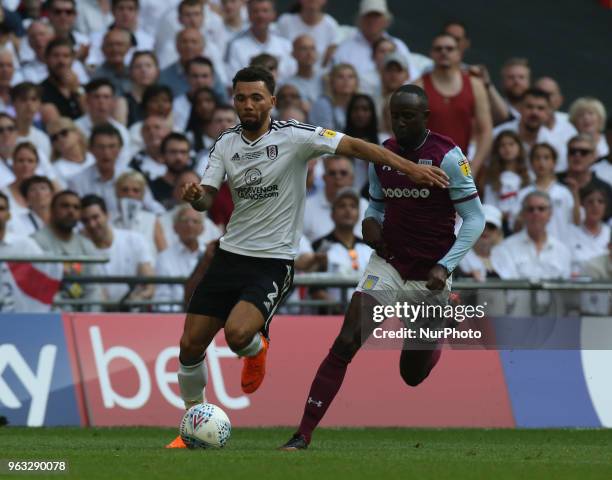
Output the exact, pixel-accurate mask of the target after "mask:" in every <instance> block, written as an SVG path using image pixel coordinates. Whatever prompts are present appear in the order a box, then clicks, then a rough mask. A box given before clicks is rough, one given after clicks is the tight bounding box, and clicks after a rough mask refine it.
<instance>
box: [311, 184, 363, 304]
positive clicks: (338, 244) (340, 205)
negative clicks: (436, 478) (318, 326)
mask: <svg viewBox="0 0 612 480" xmlns="http://www.w3.org/2000/svg"><path fill="white" fill-rule="evenodd" d="M361 200H362V199H361V198H360V197H359V195H358V194H357V192H356V191H355V190H353V189H351V188H343V189H340V190H339V191H338V192H337V194H336V197H335V198H334V201H333V203H332V209H331V218H332V222H333V230H332V231H331V232H330V233H328V234H327V235H326V236H324V237H322V238H319V239H318V240H316V241H315V242H313V244H312V248H313V250H314V251H315V252H317V253H326V254H327V268H326V271H327V272H329V273H336V274H358V275H362V274H363V272H364V271H365V268H366V266H367V264H368V261H369V260H370V255H371V254H372V249H371V248H370V247H369V246H368V245H366V244H365V243H364V242H363V240H362V239H361V238H360V237H358V236H356V235H355V233H354V230H355V228H356V227H357V226H358V223H360V222H359V218H360V216H361V215H360V203H361ZM352 292H353V290H350V291H349V292H348V293H347V295H348V296H347V298H350V295H352ZM311 295H312V297H313V298H315V299H318V300H332V299H333V300H336V301H340V300H341V298H340V295H341V292H340V289H339V288H330V289H327V290H314V291H312V292H311Z"/></svg>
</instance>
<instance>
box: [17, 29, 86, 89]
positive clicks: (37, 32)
mask: <svg viewBox="0 0 612 480" xmlns="http://www.w3.org/2000/svg"><path fill="white" fill-rule="evenodd" d="M53 37H54V33H53V27H51V25H49V23H48V22H47V21H46V19H41V20H34V21H33V22H32V23H31V24H30V26H29V27H28V36H27V41H23V40H22V41H21V43H20V44H19V53H20V55H19V58H20V61H21V75H22V76H23V80H24V81H27V82H32V83H36V84H38V83H41V82H42V81H44V79H45V78H47V77H48V76H49V70H48V69H47V64H46V61H45V50H46V49H47V45H49V42H50V41H51V40H53ZM72 71H73V72H74V73H75V75H76V76H77V77H78V79H79V83H87V82H88V81H89V75H87V72H86V71H85V67H84V66H83V64H82V63H81V62H80V61H79V60H77V59H76V58H75V59H74V61H73V62H72Z"/></svg>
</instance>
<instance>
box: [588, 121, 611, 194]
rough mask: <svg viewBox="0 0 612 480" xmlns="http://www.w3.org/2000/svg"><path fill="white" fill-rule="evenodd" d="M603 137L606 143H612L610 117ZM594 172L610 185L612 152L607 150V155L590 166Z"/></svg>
mask: <svg viewBox="0 0 612 480" xmlns="http://www.w3.org/2000/svg"><path fill="white" fill-rule="evenodd" d="M605 137H606V141H607V143H608V145H612V118H608V121H607V123H606V130H605ZM591 169H592V170H593V172H594V173H596V174H597V176H598V177H599V178H601V179H602V180H603V181H605V182H606V183H607V184H608V185H612V153H611V152H608V155H607V157H604V158H600V159H599V160H598V161H597V162H596V163H595V164H594V165H593V166H592V167H591Z"/></svg>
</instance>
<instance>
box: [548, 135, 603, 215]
mask: <svg viewBox="0 0 612 480" xmlns="http://www.w3.org/2000/svg"><path fill="white" fill-rule="evenodd" d="M595 148H596V147H595V141H594V140H593V137H591V136H590V135H588V134H586V133H581V134H579V135H576V136H575V137H573V138H572V139H571V140H570V141H569V143H568V144H567V158H568V169H567V172H564V173H561V174H559V176H558V177H559V181H560V182H561V183H562V184H564V185H565V186H567V187H568V188H569V189H570V190H571V191H572V193H573V194H574V198H576V197H577V196H579V195H580V196H582V191H584V190H585V189H586V188H587V187H592V188H598V189H600V190H601V191H603V192H606V215H605V219H606V221H607V220H608V219H609V218H610V216H612V211H611V208H610V206H611V205H612V187H610V185H608V184H607V183H606V182H604V181H603V180H601V179H600V178H599V177H597V175H596V174H595V173H593V171H592V170H591V166H592V165H593V163H594V162H595Z"/></svg>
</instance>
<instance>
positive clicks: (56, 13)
mask: <svg viewBox="0 0 612 480" xmlns="http://www.w3.org/2000/svg"><path fill="white" fill-rule="evenodd" d="M48 9H49V10H48V13H49V22H50V23H51V26H52V27H53V31H54V32H55V38H59V39H62V40H67V41H68V42H69V44H70V47H71V49H72V50H74V54H75V57H76V58H77V59H78V60H80V61H83V60H85V58H86V57H87V54H88V52H89V37H87V36H86V35H83V34H82V33H79V32H78V31H77V29H76V18H77V6H76V1H75V0H51V1H50V2H49V3H48Z"/></svg>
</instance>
